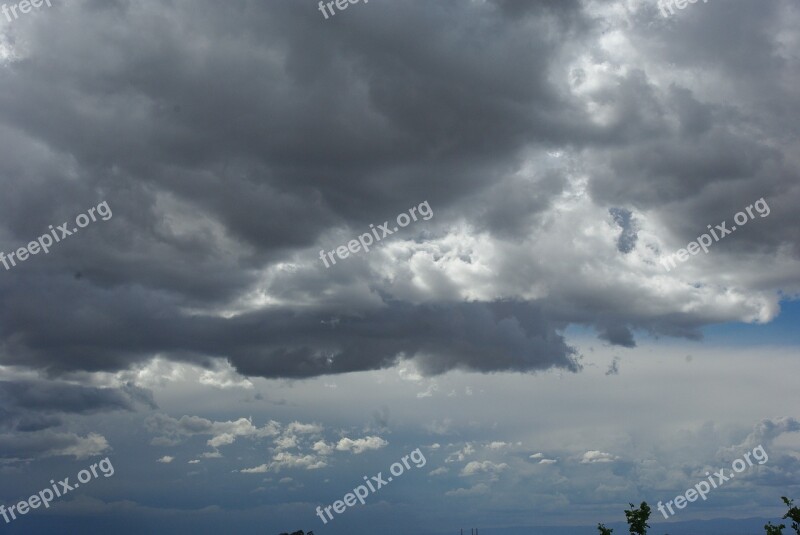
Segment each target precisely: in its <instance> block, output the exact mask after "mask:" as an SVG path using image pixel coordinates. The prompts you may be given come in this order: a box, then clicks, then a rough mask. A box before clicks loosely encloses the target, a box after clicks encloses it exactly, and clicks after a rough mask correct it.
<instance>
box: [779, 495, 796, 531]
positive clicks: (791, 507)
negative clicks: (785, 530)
mask: <svg viewBox="0 0 800 535" xmlns="http://www.w3.org/2000/svg"><path fill="white" fill-rule="evenodd" d="M781 500H783V503H785V504H786V507H788V508H789V511H787V513H786V514H785V515H783V517H782V518H783V519H784V520H786V519H787V518H788V519H789V520H791V521H792V529H793V530H794V532H795V533H797V534H798V535H800V508H798V507H795V506H794V500H790V499H789V498H787V497H786V496H781Z"/></svg>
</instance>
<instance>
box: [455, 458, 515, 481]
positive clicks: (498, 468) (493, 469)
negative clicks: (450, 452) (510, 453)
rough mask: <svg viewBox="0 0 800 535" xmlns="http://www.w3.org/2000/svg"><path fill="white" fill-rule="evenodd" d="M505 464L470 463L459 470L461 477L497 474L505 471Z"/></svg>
mask: <svg viewBox="0 0 800 535" xmlns="http://www.w3.org/2000/svg"><path fill="white" fill-rule="evenodd" d="M507 468H508V465H507V464H506V463H499V464H498V463H493V462H492V461H482V462H481V461H470V462H468V463H467V464H466V466H464V468H462V469H461V475H462V476H465V477H467V476H474V475H477V474H492V475H495V474H498V473H500V472H502V471H503V470H505V469H507Z"/></svg>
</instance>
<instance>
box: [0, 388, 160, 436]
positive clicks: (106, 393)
mask: <svg viewBox="0 0 800 535" xmlns="http://www.w3.org/2000/svg"><path fill="white" fill-rule="evenodd" d="M0 402H1V403H2V405H3V409H2V411H0V428H3V429H5V430H15V431H17V432H21V433H30V432H36V431H42V430H44V429H50V428H54V427H59V426H61V425H62V424H63V423H64V416H67V415H88V414H95V413H99V412H108V411H118V410H125V411H135V410H138V409H140V408H156V404H155V402H154V401H153V396H152V393H151V392H149V391H148V390H145V389H143V388H139V387H137V386H133V385H124V386H122V387H121V388H96V387H89V386H81V385H75V384H70V383H61V382H57V381H47V380H16V381H0Z"/></svg>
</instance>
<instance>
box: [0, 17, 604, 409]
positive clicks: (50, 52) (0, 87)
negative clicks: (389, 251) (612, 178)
mask: <svg viewBox="0 0 800 535" xmlns="http://www.w3.org/2000/svg"><path fill="white" fill-rule="evenodd" d="M530 5H533V6H534V7H533V8H531V7H530ZM530 5H526V7H524V8H522V9H524V11H525V12H526V17H525V20H522V19H519V20H518V19H517V18H516V17H515V16H514V13H515V12H516V11H517V10H518V9H521V4H520V5H516V6H515V5H513V3H511V2H501V3H500V5H499V7H498V6H496V5H492V4H487V5H483V6H480V5H477V4H475V5H465V4H463V3H461V2H455V1H446V2H438V3H436V4H430V5H426V6H425V9H423V10H420V9H418V6H415V5H413V4H412V3H391V4H385V5H377V6H372V5H370V6H364V7H366V8H368V9H362V10H361V11H360V12H357V11H356V10H351V11H350V12H348V17H347V18H345V17H339V18H338V19H336V20H331V21H328V22H327V23H326V24H323V22H324V21H323V19H322V17H320V16H319V13H318V12H316V10H315V6H314V5H312V4H308V5H304V4H301V3H278V2H276V3H272V4H270V5H265V4H263V3H260V2H239V3H235V4H231V5H226V6H222V5H220V4H218V3H215V2H191V3H190V2H174V3H168V4H163V3H131V2H116V3H113V4H110V3H98V2H83V3H76V4H70V5H69V6H62V7H57V8H56V9H55V10H54V11H53V14H52V16H51V18H50V19H46V18H40V19H38V20H37V21H35V22H36V24H35V25H32V26H31V27H30V28H28V29H27V31H28V32H30V33H29V34H28V35H29V36H31V37H33V39H31V45H30V46H31V48H30V50H29V54H28V55H27V57H26V58H25V59H24V60H23V61H20V62H11V63H10V64H8V65H6V66H5V67H4V73H3V77H2V78H1V79H0V121H2V124H3V127H4V128H5V129H7V133H8V141H7V142H6V143H5V144H4V145H3V147H2V148H0V151H3V152H4V153H5V155H4V156H5V157H3V158H0V162H1V163H0V176H1V177H2V180H3V181H4V182H5V184H6V186H12V185H13V188H10V189H8V191H9V194H8V195H6V196H4V198H3V200H2V201H0V202H2V204H3V208H4V209H3V210H0V220H2V221H3V224H4V226H5V227H6V229H8V231H9V234H8V236H7V239H6V240H4V241H3V244H4V245H5V246H6V250H10V249H11V248H12V247H15V246H17V244H24V243H27V242H28V241H30V240H31V239H33V238H34V237H35V236H38V235H39V234H41V233H42V232H43V231H44V230H46V226H47V225H48V224H51V223H53V224H59V223H60V222H61V221H64V220H71V219H73V218H74V216H75V215H76V214H77V213H80V212H81V211H84V210H85V209H86V208H87V207H89V206H91V205H92V203H96V202H97V201H98V200H99V199H103V200H107V201H108V202H109V205H110V206H111V208H112V210H113V212H114V217H113V219H112V220H110V221H108V222H105V223H103V224H102V225H93V226H91V227H89V228H87V229H86V230H84V231H82V234H80V235H78V236H76V237H75V238H73V239H72V240H71V241H69V242H64V243H61V244H59V245H58V247H59V248H58V250H54V251H53V252H51V254H50V255H48V256H46V257H42V256H39V257H36V258H32V259H31V260H30V261H28V262H27V263H26V264H22V265H20V266H18V267H17V268H15V270H14V271H12V272H7V273H4V274H3V275H4V278H3V281H2V282H0V292H2V295H3V303H4V306H3V313H2V316H3V320H4V321H3V325H2V333H3V356H2V360H3V361H4V362H13V363H16V364H20V365H30V366H35V367H43V368H46V369H48V370H50V371H51V372H59V371H65V370H81V369H85V370H118V369H122V368H125V367H126V366H127V365H129V364H130V363H132V362H134V361H137V360H140V359H146V358H149V357H150V356H152V355H153V354H154V353H156V352H166V353H169V354H171V355H173V356H174V357H176V358H186V359H195V360H198V359H199V360H202V359H203V357H204V356H227V357H229V358H230V359H231V360H232V362H233V363H234V364H235V365H236V366H237V368H238V369H239V370H240V371H242V372H244V373H253V374H259V375H266V376H289V377H303V376H310V375H315V374H320V373H339V372H345V371H355V370H360V369H373V368H377V367H382V366H387V365H390V364H391V363H393V362H395V361H396V360H397V358H398V356H399V354H400V353H404V354H406V355H409V356H410V355H415V354H417V355H418V358H419V359H420V360H421V362H422V365H423V367H424V368H425V369H426V370H428V371H430V372H431V373H440V372H442V371H446V370H448V369H452V368H459V367H463V368H466V369H473V370H480V371H493V370H502V369H509V370H529V369H541V368H546V367H549V366H552V365H556V366H564V367H567V368H571V369H574V364H573V363H572V362H571V360H570V358H569V355H570V354H571V350H570V349H569V348H568V347H567V346H566V345H565V344H564V343H563V340H562V339H561V338H560V336H558V335H557V334H555V332H554V331H553V329H552V327H550V326H549V325H548V322H547V320H546V318H542V317H540V315H539V314H538V313H534V314H535V315H537V317H539V319H537V320H536V322H538V325H537V326H536V327H535V328H532V329H531V328H529V327H530V325H528V326H527V327H526V328H525V329H523V328H521V327H520V324H523V323H530V321H529V320H528V319H520V320H517V319H503V320H498V319H497V318H495V317H494V315H493V313H492V312H491V307H490V306H486V305H483V304H461V305H459V304H454V305H449V304H444V305H441V306H428V307H422V308H414V307H412V306H408V305H401V304H391V305H389V306H387V307H386V308H385V309H384V310H381V311H378V312H375V313H369V314H364V315H363V316H362V317H360V318H357V317H351V318H350V319H349V320H348V321H345V322H343V323H342V324H341V325H340V326H339V327H338V328H337V329H336V330H335V331H334V332H331V331H330V329H328V330H326V329H325V328H324V326H323V325H322V324H321V323H320V321H321V320H322V319H324V318H326V317H328V318H329V317H330V314H331V311H329V310H326V311H325V312H324V313H314V312H304V313H294V312H290V311H288V310H287V311H272V312H269V313H264V314H252V315H247V316H244V317H241V318H238V319H232V320H226V319H221V318H210V317H207V316H205V317H204V316H203V315H188V314H186V313H185V312H183V310H182V307H185V306H188V307H193V306H201V307H209V306H210V307H213V306H217V305H220V304H223V303H226V302H228V300H230V299H231V298H233V297H235V296H237V295H238V294H239V293H240V292H243V291H245V290H246V289H247V288H248V287H249V286H250V285H252V283H253V282H254V272H253V271H252V269H253V268H260V267H263V265H264V263H265V262H266V263H269V262H272V261H275V260H277V259H279V258H281V255H283V254H285V253H286V252H287V251H290V250H291V249H293V248H297V247H304V246H309V245H311V244H313V243H314V242H315V241H316V240H317V239H318V238H319V236H320V234H321V233H323V232H325V231H327V230H328V229H329V228H330V227H331V226H335V225H339V226H341V225H352V226H362V227H363V226H365V225H366V223H367V222H372V221H377V220H382V219H383V218H384V217H385V216H386V214H392V213H397V212H398V211H400V210H402V209H405V207H406V205H407V204H409V203H410V202H419V201H420V200H421V199H423V198H426V199H430V200H431V203H436V202H439V203H440V204H439V205H440V206H442V207H443V208H444V207H445V206H448V205H453V204H455V203H457V202H458V200H459V198H467V197H469V196H471V195H473V194H475V193H476V192H479V191H481V190H483V189H484V188H485V187H486V181H485V177H486V176H488V175H498V176H500V175H502V174H503V173H505V172H507V171H509V170H511V169H512V168H513V166H514V165H515V164H514V159H515V155H516V153H517V151H519V150H520V149H521V148H522V147H524V146H526V145H527V144H529V143H531V142H535V143H543V144H547V145H553V144H555V143H557V142H559V141H560V140H564V139H565V138H566V137H568V136H569V135H574V134H575V132H576V130H575V129H576V124H575V123H574V122H571V120H570V121H565V120H564V119H563V118H561V117H560V116H558V115H556V114H553V113H552V110H554V109H557V108H563V109H568V108H572V106H573V105H572V104H571V103H569V102H568V101H565V100H564V99H563V98H562V97H561V96H559V93H558V91H557V90H556V88H555V87H554V86H553V85H551V83H550V82H549V81H548V71H549V69H550V62H551V61H552V60H553V56H552V53H553V51H554V50H557V48H558V47H559V46H560V45H559V43H558V36H557V35H556V34H553V33H552V32H545V31H541V32H533V31H531V29H532V28H539V29H541V30H545V29H547V28H553V27H558V28H559V30H560V31H568V30H579V29H580V30H585V29H586V28H587V27H588V25H589V22H588V19H586V18H585V17H584V16H583V15H582V12H581V8H580V6H579V4H578V2H575V1H570V2H552V1H544V2H540V3H537V2H534V3H532V4H530ZM536 14H541V15H542V16H543V18H542V19H541V20H539V19H538V18H536V17H529V16H531V15H536ZM445 26H448V27H451V28H452V29H451V30H449V31H448V32H442V28H443V27H445ZM10 31H11V32H12V35H14V33H13V32H15V31H17V30H16V29H14V28H12V29H11V30H10ZM20 31H21V30H20ZM409 32H410V33H411V34H413V38H409V37H410V36H409ZM111 35H113V39H112V38H110V36H111ZM98 43H102V46H99V45H98ZM487 43H491V45H489V46H487ZM579 115H580V112H579V111H578V110H577V108H575V109H574V110H573V113H572V114H570V115H568V116H579ZM571 131H572V132H573V133H572V134H570V132H571ZM72 177H75V179H74V180H73V179H72ZM434 177H435V180H432V178H434ZM56 190H57V191H58V195H55V194H53V192H54V191H56ZM558 191H559V188H558V184H555V183H554V186H553V187H549V186H548V187H547V188H545V189H544V192H545V193H548V194H555V193H558ZM512 197H513V193H512V192H511V191H510V190H509V191H506V192H502V191H498V192H497V198H496V200H495V201H493V202H492V205H493V206H492V207H491V208H490V211H488V212H487V214H486V216H485V217H486V221H487V225H489V226H490V227H497V229H498V231H500V229H502V228H504V227H508V228H513V227H514V226H515V223H514V222H513V221H511V222H508V223H506V222H503V221H501V219H502V218H503V217H504V216H503V215H502V213H503V212H505V213H506V214H507V213H508V211H507V210H502V209H499V207H500V206H501V205H502V204H504V202H505V201H506V200H507V199H509V198H512ZM546 205H547V196H546V195H542V196H541V197H540V199H538V200H536V201H535V202H533V204H531V203H522V204H520V206H519V209H518V210H516V212H517V214H516V215H515V216H514V217H515V218H517V219H519V218H524V217H526V215H525V212H527V211H530V210H538V209H541V208H542V207H545V206H546ZM165 206H170V207H173V208H174V209H178V210H182V211H183V212H182V214H180V215H179V214H176V213H171V214H168V215H167V216H166V217H165V215H164V213H165V210H166V208H165ZM434 206H436V204H434ZM181 215H183V216H184V219H181ZM187 220H188V222H187ZM197 221H201V222H203V223H208V222H213V223H212V224H208V225H205V226H203V227H202V228H198V227H199V223H196V222H197ZM179 222H182V223H181V224H182V225H183V226H184V227H187V226H188V227H190V228H189V230H188V231H187V230H186V228H183V229H178V226H179ZM193 223H196V224H195V226H194V228H192V224H193ZM214 225H217V227H216V228H215V227H214ZM76 272H80V273H81V277H80V278H77V277H73V275H74V273H76ZM333 312H334V313H335V311H333ZM325 314H327V316H325ZM107 401H111V400H107Z"/></svg>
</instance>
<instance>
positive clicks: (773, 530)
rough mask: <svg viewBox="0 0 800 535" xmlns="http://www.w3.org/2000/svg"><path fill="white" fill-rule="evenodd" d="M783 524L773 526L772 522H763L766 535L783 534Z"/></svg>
mask: <svg viewBox="0 0 800 535" xmlns="http://www.w3.org/2000/svg"><path fill="white" fill-rule="evenodd" d="M785 527H786V526H784V525H783V524H781V525H779V526H773V525H772V522H767V523H766V524H764V531H766V532H767V535H783V528H785Z"/></svg>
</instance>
